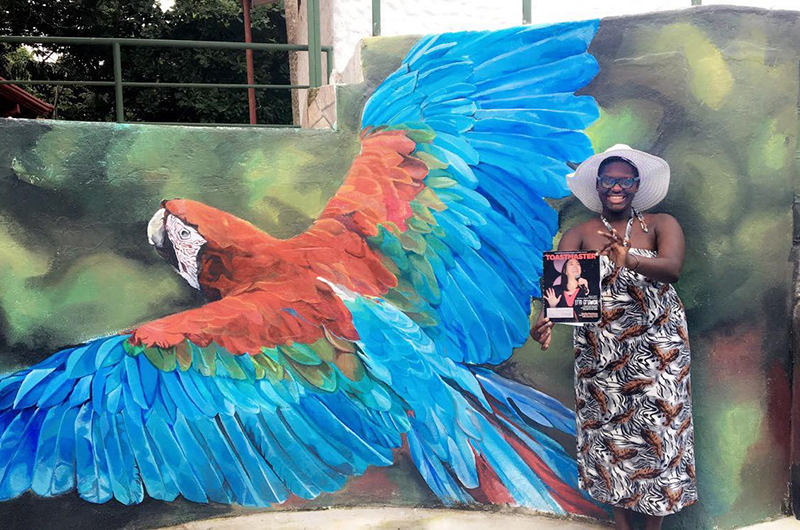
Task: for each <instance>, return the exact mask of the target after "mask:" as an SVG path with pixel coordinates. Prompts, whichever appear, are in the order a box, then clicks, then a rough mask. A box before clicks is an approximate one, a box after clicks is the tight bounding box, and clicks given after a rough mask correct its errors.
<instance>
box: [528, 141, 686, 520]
mask: <svg viewBox="0 0 800 530" xmlns="http://www.w3.org/2000/svg"><path fill="white" fill-rule="evenodd" d="M569 186H570V189H571V190H572V192H573V193H574V194H575V196H577V197H578V199H580V201H581V202H582V203H583V204H584V205H585V206H586V207H587V208H589V209H590V210H593V211H595V212H598V213H599V214H600V215H599V216H597V217H594V218H593V219H590V220H589V221H586V222H585V223H583V224H581V225H579V226H577V227H575V228H572V229H570V230H569V231H567V232H566V233H565V234H564V236H563V237H562V238H561V241H560V243H559V246H558V250H599V251H600V254H601V260H602V262H601V268H602V270H601V273H602V277H603V308H602V309H603V311H602V315H603V318H602V321H601V322H600V323H598V324H586V325H583V326H581V327H578V328H576V329H575V331H574V335H573V339H574V343H575V355H576V360H575V386H576V395H577V406H576V409H577V410H576V418H577V424H578V426H577V438H578V467H579V477H580V484H581V487H582V488H584V489H585V490H587V491H588V492H589V494H590V495H591V496H592V497H593V498H595V499H596V500H598V501H600V502H604V503H607V504H610V505H611V506H612V508H613V511H614V519H615V522H616V528H618V529H620V530H627V529H630V528H631V521H632V515H633V513H632V512H640V513H642V514H644V517H645V528H646V529H647V530H657V529H659V528H661V523H662V520H663V517H664V516H666V515H669V514H672V513H675V512H677V511H679V510H681V509H682V508H683V507H684V506H688V505H690V504H693V503H694V502H696V500H697V488H696V484H695V469H694V434H693V429H692V414H691V383H690V377H689V340H688V336H687V328H686V317H685V313H684V309H683V304H682V303H681V301H680V300H679V299H678V296H677V294H676V292H675V289H674V288H673V287H672V285H671V284H672V283H675V282H676V281H677V280H678V276H679V274H680V271H681V266H682V263H683V256H684V240H683V232H682V230H681V227H680V225H679V224H678V222H677V221H676V220H675V218H673V217H672V216H670V215H667V214H651V213H647V214H644V213H643V212H644V211H645V210H647V209H649V208H652V207H653V206H655V205H656V204H658V203H659V202H660V201H661V200H662V199H663V198H664V196H665V195H666V194H667V189H668V187H669V166H668V165H667V163H666V162H665V161H664V160H662V159H660V158H658V157H656V156H653V155H650V154H647V153H644V152H642V151H637V150H634V149H631V148H630V147H628V146H626V145H616V146H614V147H612V148H611V149H609V150H607V151H606V152H604V153H601V154H599V155H595V156H593V157H591V158H589V159H588V160H586V161H585V162H584V163H583V164H581V165H580V166H579V167H578V168H577V170H576V171H575V174H574V175H573V176H572V177H570V179H569ZM552 327H553V324H552V322H550V321H549V320H548V319H547V318H544V317H543V315H542V314H540V315H539V318H538V319H537V322H536V324H535V325H534V327H533V329H532V330H531V336H532V337H533V338H534V339H535V340H536V341H538V342H539V343H540V344H541V346H542V349H547V348H548V346H549V345H550V338H551V332H552Z"/></svg>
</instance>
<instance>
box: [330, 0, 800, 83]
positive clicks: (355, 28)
mask: <svg viewBox="0 0 800 530" xmlns="http://www.w3.org/2000/svg"><path fill="white" fill-rule="evenodd" d="M321 2H322V4H323V6H324V4H329V5H330V7H331V9H330V10H329V11H328V13H330V15H331V16H332V17H333V24H332V25H333V35H332V44H333V48H334V57H335V61H334V64H335V65H336V70H337V71H339V72H341V71H343V70H344V69H345V67H346V66H347V65H348V64H349V63H350V61H351V59H352V57H353V53H354V51H355V48H356V46H357V45H358V41H360V40H361V39H362V38H364V37H369V36H371V35H372V2H371V0H321ZM702 3H703V5H717V4H727V5H740V6H752V7H763V8H767V9H791V10H797V9H800V0H702ZM531 4H532V6H531V7H532V23H533V24H544V23H551V22H564V21H570V20H585V19H590V18H603V17H609V16H621V15H634V14H639V13H648V12H653V11H665V10H671V9H688V8H690V7H691V0H532V2H531ZM323 10H324V11H325V9H323ZM520 24H522V0H491V1H486V0H381V35H384V36H391V35H422V34H426V33H442V32H447V31H463V30H481V29H499V28H506V27H511V26H516V25H520Z"/></svg>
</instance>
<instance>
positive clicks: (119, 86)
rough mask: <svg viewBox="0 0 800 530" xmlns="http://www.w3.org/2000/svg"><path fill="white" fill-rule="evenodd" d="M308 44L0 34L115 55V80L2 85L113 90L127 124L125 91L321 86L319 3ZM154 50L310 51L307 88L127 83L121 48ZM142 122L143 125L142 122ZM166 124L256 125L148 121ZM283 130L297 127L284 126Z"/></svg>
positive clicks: (328, 54) (1, 38) (15, 40)
mask: <svg viewBox="0 0 800 530" xmlns="http://www.w3.org/2000/svg"><path fill="white" fill-rule="evenodd" d="M308 10H309V20H308V35H309V37H308V40H309V43H308V45H306V44H272V43H269V44H260V43H245V42H221V41H192V40H166V39H127V38H119V39H118V38H95V37H19V36H5V35H0V43H10V44H33V45H35V44H53V45H59V46H65V45H67V46H110V47H111V48H112V52H113V61H114V63H113V66H114V80H113V81H112V80H108V81H89V80H69V81H64V80H58V81H56V80H48V79H32V80H25V79H3V80H0V85H50V86H59V85H60V86H96V87H112V86H113V87H114V102H115V105H114V106H115V112H116V121H117V122H119V123H124V122H125V101H124V90H123V89H124V88H126V87H137V88H164V89H166V88H220V89H231V90H242V89H244V90H247V89H261V90H291V89H302V88H315V87H319V86H321V85H322V54H323V53H324V54H325V58H326V63H327V79H328V80H330V75H331V72H332V70H333V53H332V52H333V47H331V46H322V45H321V43H320V31H319V0H310V1H309V2H308ZM123 46H125V47H155V48H205V49H217V50H254V51H264V52H270V51H306V52H308V79H309V83H308V84H307V85H264V84H247V83H161V82H139V81H125V80H124V77H123V68H122V66H123V65H122V53H121V49H122V47H123ZM139 123H142V122H139ZM147 123H159V124H163V125H206V126H208V125H215V126H219V125H228V126H237V127H247V126H253V125H251V124H245V123H231V124H214V123H171V122H147ZM255 126H256V127H281V125H274V124H258V125H255ZM283 127H297V126H295V125H283Z"/></svg>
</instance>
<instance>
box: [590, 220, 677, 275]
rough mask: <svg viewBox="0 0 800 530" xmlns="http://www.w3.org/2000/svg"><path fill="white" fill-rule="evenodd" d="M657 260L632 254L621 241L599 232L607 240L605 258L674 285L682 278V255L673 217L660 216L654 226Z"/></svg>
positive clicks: (603, 251)
mask: <svg viewBox="0 0 800 530" xmlns="http://www.w3.org/2000/svg"><path fill="white" fill-rule="evenodd" d="M653 229H654V230H655V236H656V249H657V250H658V257H655V258H648V257H644V256H640V255H638V254H631V253H630V252H628V249H627V248H624V247H623V246H622V244H621V242H620V241H619V240H618V239H617V238H615V237H614V236H613V235H612V234H610V233H608V232H598V233H599V234H600V235H602V236H604V237H605V238H607V239H608V240H609V243H608V245H606V246H605V247H604V248H603V249H602V250H601V252H600V253H601V254H605V255H607V256H608V257H609V258H610V259H611V260H612V261H613V262H614V263H616V264H617V266H624V267H627V268H628V269H630V270H633V271H636V272H638V273H639V274H642V275H643V276H646V277H648V278H651V279H653V280H656V281H659V282H665V283H675V282H677V281H678V278H679V277H680V275H681V267H682V266H683V255H684V250H685V249H684V239H683V230H681V226H680V225H679V224H678V221H676V220H675V218H674V217H672V216H671V215H667V214H660V215H659V219H658V222H657V223H653Z"/></svg>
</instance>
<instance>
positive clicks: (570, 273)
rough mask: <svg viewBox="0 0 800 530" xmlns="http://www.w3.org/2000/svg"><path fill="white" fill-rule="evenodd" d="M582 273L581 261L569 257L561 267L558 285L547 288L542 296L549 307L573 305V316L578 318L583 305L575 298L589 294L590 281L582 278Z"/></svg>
mask: <svg viewBox="0 0 800 530" xmlns="http://www.w3.org/2000/svg"><path fill="white" fill-rule="evenodd" d="M581 274H583V270H582V269H581V262H580V261H578V260H577V259H575V258H572V259H568V260H567V261H566V263H564V265H563V267H562V269H561V274H560V275H559V279H558V283H557V285H555V286H554V287H551V288H550V289H547V291H545V293H544V295H543V296H542V298H543V299H544V300H546V301H547V307H571V308H573V317H574V318H575V320H578V318H580V313H581V307H580V306H576V305H575V300H576V299H577V298H578V297H579V296H580V295H582V294H584V295H586V294H589V282H587V281H586V278H581ZM595 311H596V310H595ZM551 316H552V315H551Z"/></svg>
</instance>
